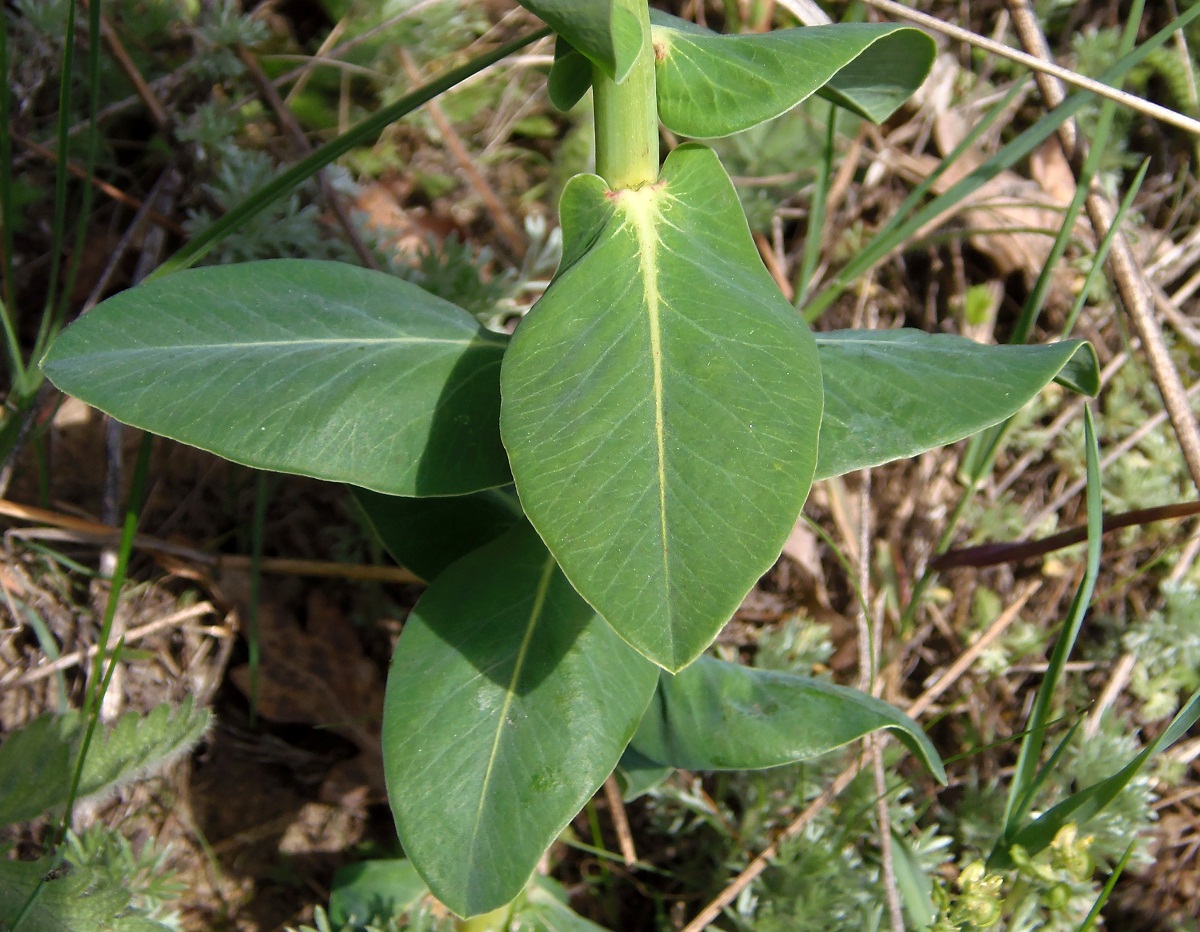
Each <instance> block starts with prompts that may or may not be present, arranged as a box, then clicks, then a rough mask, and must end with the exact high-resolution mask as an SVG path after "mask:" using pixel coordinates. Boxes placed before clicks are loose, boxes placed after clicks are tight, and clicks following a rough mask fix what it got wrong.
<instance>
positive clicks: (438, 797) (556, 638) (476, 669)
mask: <svg viewBox="0 0 1200 932" xmlns="http://www.w3.org/2000/svg"><path fill="white" fill-rule="evenodd" d="M656 679H657V677H656V669H655V667H654V666H653V665H652V664H650V663H648V662H647V661H646V660H645V659H643V658H642V657H641V656H639V655H638V654H637V653H636V652H635V651H633V650H632V649H631V648H629V647H628V646H627V645H626V644H625V643H624V642H623V641H622V640H621V639H620V638H619V637H617V635H616V634H615V633H613V631H612V629H610V628H609V627H608V626H607V625H606V624H605V623H604V620H603V619H602V618H600V617H599V616H597V615H596V614H595V612H594V611H592V609H591V608H590V607H588V605H587V603H585V602H584V601H583V600H582V599H581V598H579V596H578V595H577V594H576V593H575V591H574V590H573V589H572V588H571V586H570V585H569V584H568V583H567V581H566V579H565V578H563V576H562V574H561V573H560V572H559V571H558V569H557V567H556V566H555V563H554V560H553V559H552V558H551V557H550V555H549V554H548V553H547V552H546V549H545V547H544V546H543V545H542V543H541V541H540V540H539V539H538V536H537V534H535V533H534V531H533V529H532V528H530V527H529V526H528V525H527V524H521V525H520V526H518V527H517V528H515V529H514V530H512V531H511V532H509V533H508V534H506V535H505V536H504V537H502V538H500V539H499V540H496V541H494V542H492V543H491V544H488V545H487V546H485V547H483V548H481V549H480V550H477V551H475V552H474V553H472V554H471V555H469V556H467V557H465V558H464V559H462V560H460V561H459V562H457V563H455V564H454V565H453V566H451V567H450V568H449V569H447V570H446V571H445V572H444V573H442V574H441V575H440V576H439V577H438V578H437V579H436V580H435V581H434V582H433V584H432V585H431V586H430V587H429V589H428V590H426V592H425V595H424V596H423V597H422V598H421V600H420V601H419V602H418V603H417V606H416V608H414V609H413V613H412V615H410V616H409V619H408V621H407V622H406V623H405V626H404V631H403V633H402V634H401V636H400V640H399V642H398V644H397V647H396V654H395V657H394V658H393V661H392V667H391V672H390V673H389V675H388V686H387V696H386V700H385V705H384V724H383V745H384V769H385V773H386V776H387V785H388V795H389V797H390V799H391V804H392V811H393V813H394V814H395V817H396V826H397V829H398V830H399V833H400V840H401V842H402V844H403V845H404V850H405V853H406V854H407V855H408V857H409V858H410V859H411V860H412V862H413V864H414V865H415V866H416V868H417V870H418V871H420V873H421V876H422V877H424V878H425V881H426V883H428V884H429V887H430V889H431V890H432V891H433V892H434V894H435V895H436V896H437V897H438V899H440V900H441V901H442V902H443V903H445V904H446V905H447V906H448V907H450V908H451V909H452V910H454V911H455V912H456V913H458V914H460V915H463V916H467V915H475V914H478V913H483V912H487V911H489V910H492V909H496V908H499V907H500V906H503V905H504V904H505V903H507V902H508V901H510V900H511V899H513V897H515V896H516V895H517V894H518V893H520V892H521V889H522V887H524V885H525V882H526V880H528V879H529V876H530V874H531V873H532V872H533V870H534V868H535V867H536V866H537V862H538V859H539V858H540V857H541V855H542V852H543V851H545V849H546V848H547V846H549V845H550V843H551V842H553V841H554V839H555V838H557V837H558V834H559V833H560V832H561V831H562V829H563V828H564V827H565V826H566V825H567V823H568V822H569V821H570V820H571V818H572V817H573V816H574V815H575V813H576V812H578V811H579V809H580V807H581V806H583V804H584V803H585V802H586V801H587V800H588V799H589V798H590V797H591V795H592V794H593V793H594V792H595V791H596V790H597V788H599V786H600V785H601V784H602V783H603V782H604V779H605V777H607V776H608V774H609V773H611V772H612V769H613V767H614V766H615V765H616V763H617V760H618V759H619V758H620V756H621V751H622V750H623V749H624V748H625V745H626V744H627V743H628V741H629V738H630V736H631V735H632V734H633V731H634V729H635V728H636V727H637V723H638V720H639V719H640V718H641V715H642V713H643V711H644V710H645V708H646V704H647V702H649V700H650V696H651V695H652V693H653V692H654V685H655V682H656Z"/></svg>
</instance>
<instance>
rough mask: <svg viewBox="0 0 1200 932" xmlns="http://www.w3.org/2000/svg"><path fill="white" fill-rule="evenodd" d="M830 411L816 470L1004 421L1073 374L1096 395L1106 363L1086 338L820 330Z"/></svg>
mask: <svg viewBox="0 0 1200 932" xmlns="http://www.w3.org/2000/svg"><path fill="white" fill-rule="evenodd" d="M817 347H818V348H819V349H820V352H821V378H822V380H823V382H824V387H825V416H824V419H823V420H822V421H821V449H820V453H819V455H818V457H817V478H818V479H826V478H828V477H830V476H840V475H842V474H843V473H847V472H850V471H851V470H854V469H862V468H863V467H865V466H878V465H880V464H881V463H887V462H890V461H891V460H895V459H901V458H903V457H906V456H916V455H917V454H918V453H923V452H925V451H926V450H932V449H933V448H935V447H940V446H944V445H945V444H948V443H954V442H955V441H957V440H961V439H963V438H964V437H969V436H970V435H971V434H974V433H976V432H978V431H981V430H983V429H984V428H986V427H991V426H992V425H993V424H998V423H1000V422H1001V421H1003V420H1004V419H1005V418H1008V417H1011V416H1012V415H1013V414H1015V413H1016V412H1017V411H1018V410H1020V409H1021V408H1022V407H1023V406H1024V405H1025V404H1026V403H1027V402H1028V401H1030V400H1031V399H1032V398H1033V396H1034V395H1036V394H1037V393H1038V392H1039V391H1041V390H1042V389H1043V388H1045V387H1046V385H1048V384H1049V383H1050V382H1051V381H1053V380H1055V379H1056V378H1058V377H1060V374H1062V373H1064V372H1065V373H1066V374H1067V375H1068V376H1069V377H1070V380H1071V381H1072V383H1073V384H1074V385H1076V386H1078V387H1079V388H1083V389H1086V390H1090V393H1092V394H1094V393H1095V392H1096V391H1097V390H1098V389H1099V371H1098V368H1099V367H1098V365H1097V363H1096V354H1095V351H1094V350H1093V349H1092V347H1091V346H1090V345H1089V344H1087V343H1085V342H1083V341H1081V340H1066V341H1063V342H1061V343H1050V344H1046V345H1042V346H989V345H987V344H983V343H975V342H974V341H972V340H968V339H966V338H964V337H957V336H951V335H949V334H930V333H924V332H922V331H920V330H907V329H906V330H834V331H830V332H827V333H818V334H817Z"/></svg>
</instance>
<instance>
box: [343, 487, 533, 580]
mask: <svg viewBox="0 0 1200 932" xmlns="http://www.w3.org/2000/svg"><path fill="white" fill-rule="evenodd" d="M350 494H351V495H352V496H353V497H354V501H355V502H356V503H357V504H358V507H359V510H360V511H361V512H362V514H363V517H364V518H366V520H367V523H368V524H369V525H370V526H371V529H372V530H373V531H374V532H375V535H376V536H377V537H378V538H379V542H380V543H381V544H383V547H384V549H385V550H386V551H387V552H388V553H389V554H391V556H392V559H393V560H395V561H396V562H397V563H399V564H400V565H401V566H403V567H405V568H406V569H410V570H412V571H413V572H414V573H416V574H417V575H418V576H420V577H421V578H422V579H424V580H426V581H428V580H431V579H434V578H435V577H436V576H437V575H438V574H439V573H440V572H441V571H442V570H444V569H445V568H446V567H448V566H449V565H450V564H451V563H455V562H457V561H458V560H461V559H462V558H463V557H465V556H466V555H467V554H468V553H470V552H471V551H472V550H477V549H478V548H480V547H482V546H483V545H484V544H487V543H491V542H492V541H493V540H495V539H496V538H497V537H499V536H500V535H502V534H504V533H505V532H506V531H508V530H509V529H510V528H512V527H513V525H515V524H516V523H517V522H518V521H522V520H524V517H523V515H522V514H521V503H520V502H519V501H518V500H517V495H516V492H515V491H513V489H512V487H511V486H508V487H506V488H503V489H484V490H483V491H482V492H475V493H473V494H471V495H451V496H443V497H439V498H403V497H401V496H399V495H380V494H379V493H378V492H370V491H368V490H367V489H359V488H355V487H354V486H351V487H350Z"/></svg>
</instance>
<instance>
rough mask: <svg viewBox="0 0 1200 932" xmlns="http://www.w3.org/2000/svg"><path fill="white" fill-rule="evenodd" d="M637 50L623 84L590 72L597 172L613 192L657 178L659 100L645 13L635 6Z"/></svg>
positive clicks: (597, 70) (600, 72) (596, 69)
mask: <svg viewBox="0 0 1200 932" xmlns="http://www.w3.org/2000/svg"><path fill="white" fill-rule="evenodd" d="M639 7H640V9H639V13H638V15H639V16H641V17H642V50H641V51H640V52H639V53H638V56H637V59H636V60H635V61H634V63H633V67H632V68H631V69H630V70H629V74H628V75H626V76H625V80H624V81H622V82H621V83H619V84H618V83H617V82H616V81H614V80H613V79H612V78H610V77H609V76H608V75H607V74H605V73H604V71H603V70H602V69H601V68H599V67H596V66H593V68H592V87H593V89H594V90H593V95H592V100H593V105H594V107H595V113H596V174H598V175H599V176H600V177H601V178H603V179H604V180H605V181H607V182H608V186H609V187H610V188H612V189H613V190H614V191H615V190H621V189H623V188H640V187H641V186H642V185H645V184H652V183H653V182H654V181H656V180H657V179H658V99H657V97H656V96H655V89H654V45H653V43H652V42H651V41H650V9H649V7H647V6H645V5H644V4H639Z"/></svg>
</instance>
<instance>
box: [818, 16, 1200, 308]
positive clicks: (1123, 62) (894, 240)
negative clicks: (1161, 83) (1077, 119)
mask: <svg viewBox="0 0 1200 932" xmlns="http://www.w3.org/2000/svg"><path fill="white" fill-rule="evenodd" d="M1197 17H1200V6H1197V7H1192V8H1191V9H1190V10H1187V11H1186V12H1185V13H1182V14H1181V15H1180V16H1179V17H1178V18H1177V19H1176V20H1174V21H1173V22H1171V23H1169V24H1168V25H1167V26H1165V27H1163V28H1162V29H1161V30H1159V31H1158V32H1157V33H1155V34H1154V35H1153V36H1152V37H1151V38H1149V39H1147V40H1146V41H1145V42H1143V43H1142V44H1141V45H1140V46H1138V47H1137V48H1136V49H1134V50H1133V51H1132V52H1130V53H1129V54H1127V55H1122V56H1121V57H1120V58H1119V59H1118V60H1117V61H1116V62H1115V63H1114V64H1113V65H1112V66H1111V67H1109V68H1108V69H1107V70H1106V71H1105V72H1104V73H1103V74H1102V75H1101V76H1100V80H1102V81H1104V82H1105V83H1107V84H1113V83H1115V82H1116V81H1118V80H1119V79H1120V78H1121V77H1122V76H1123V75H1124V74H1125V73H1126V72H1127V71H1129V69H1130V68H1132V67H1133V66H1134V65H1136V64H1138V63H1139V62H1140V61H1142V60H1143V59H1144V58H1145V57H1146V56H1147V55H1149V54H1150V53H1151V52H1152V51H1153V50H1154V49H1156V48H1159V47H1160V46H1162V45H1163V43H1165V42H1166V41H1167V39H1169V38H1170V37H1171V36H1172V35H1174V34H1175V33H1176V32H1178V31H1179V30H1180V29H1182V28H1183V27H1184V26H1186V25H1187V24H1188V23H1191V22H1193V21H1194V20H1195V19H1196V18H1197ZM1094 96H1095V95H1093V94H1092V93H1091V92H1089V91H1078V92H1076V93H1074V94H1072V95H1071V96H1070V97H1068V98H1067V99H1066V100H1065V101H1063V102H1062V103H1061V104H1060V105H1059V106H1057V107H1055V108H1054V109H1053V110H1051V111H1050V112H1049V113H1047V114H1046V115H1045V116H1043V117H1042V118H1041V119H1040V120H1038V121H1037V122H1036V123H1034V124H1033V126H1031V127H1029V128H1028V129H1027V130H1025V131H1024V132H1022V133H1021V134H1020V135H1019V136H1017V137H1016V138H1015V139H1013V140H1012V141H1011V142H1009V143H1008V144H1007V145H1005V146H1003V147H1002V148H1001V149H1000V150H999V151H998V152H997V153H996V154H995V155H993V156H992V157H991V158H990V159H988V160H987V161H986V162H984V163H983V164H982V165H980V166H979V167H978V168H977V169H975V170H974V171H973V172H971V173H970V174H969V175H967V176H966V177H965V178H963V179H962V180H961V181H959V182H958V183H957V184H955V185H953V186H952V187H951V188H950V189H949V190H947V191H946V192H944V193H943V194H940V195H938V196H937V197H935V198H934V199H933V200H931V201H930V202H929V203H928V204H926V205H925V206H924V207H922V208H921V209H919V210H917V211H916V212H915V213H913V214H912V215H911V216H909V217H908V218H907V219H905V220H904V221H903V222H901V223H898V224H896V225H894V226H891V227H885V228H884V230H881V231H880V233H879V235H877V236H876V237H875V239H874V240H872V242H871V244H870V245H869V246H868V247H867V248H866V249H864V250H863V251H862V252H861V253H860V254H859V255H858V256H856V257H855V258H854V259H852V260H851V261H850V262H849V263H847V264H846V265H845V266H844V267H843V268H842V269H841V270H840V271H839V272H838V273H837V275H836V276H835V277H834V280H833V281H832V282H831V283H830V284H829V285H828V286H826V287H825V289H823V290H822V291H821V292H820V293H819V294H818V295H817V296H816V297H815V298H814V299H813V300H812V302H811V303H810V304H809V305H808V306H807V307H806V308H805V309H804V319H805V320H806V321H808V322H809V323H812V322H813V321H814V320H816V319H817V318H818V317H820V316H821V314H822V313H823V312H824V311H825V310H826V309H827V308H828V307H829V305H830V304H832V303H833V301H834V300H835V299H836V298H837V297H838V295H840V294H841V293H842V292H843V291H844V290H845V289H846V288H848V287H849V286H850V285H851V284H852V283H853V282H855V281H857V280H858V278H859V277H860V276H861V275H863V274H864V273H865V272H867V271H868V270H870V269H871V268H872V267H874V266H875V265H876V264H877V263H878V262H880V261H881V260H882V259H883V258H884V257H885V256H887V255H888V254H890V253H891V252H892V250H894V249H896V248H897V247H899V246H901V245H902V244H903V243H904V242H905V241H906V240H907V239H909V237H911V236H913V235H914V234H915V233H916V232H917V231H918V230H919V229H920V228H921V227H923V226H924V225H925V224H926V223H929V222H930V221H932V220H934V219H936V218H937V217H938V216H940V215H941V214H943V213H944V212H946V211H947V210H949V209H950V208H951V207H953V206H955V205H956V204H958V203H959V202H960V201H962V200H963V199H964V198H966V197H968V196H970V195H971V194H973V193H974V192H975V191H977V190H978V189H979V188H980V187H982V186H983V185H984V184H986V183H987V182H988V181H990V180H991V179H992V178H994V177H996V175H998V174H999V173H1000V172H1002V171H1004V170H1005V169H1008V168H1011V167H1012V166H1013V165H1015V164H1016V163H1017V162H1018V161H1020V160H1021V159H1023V158H1025V156H1027V155H1029V154H1030V153H1031V152H1033V150H1034V149H1036V148H1037V147H1038V146H1040V145H1041V144H1042V143H1043V142H1045V141H1046V140H1047V139H1049V138H1050V136H1051V135H1052V134H1053V133H1054V132H1055V131H1056V130H1057V129H1058V127H1059V126H1060V125H1061V124H1062V123H1063V122H1065V121H1066V120H1068V119H1070V118H1071V117H1073V116H1075V114H1077V113H1078V112H1079V111H1080V110H1081V109H1083V107H1084V106H1085V105H1086V104H1088V103H1089V102H1090V101H1091V99H1092V98H1093V97H1094Z"/></svg>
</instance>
